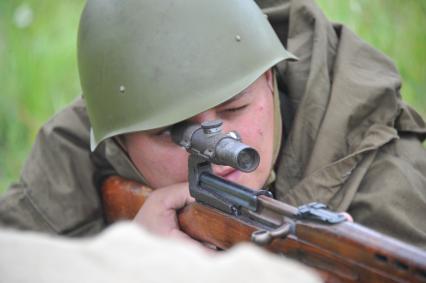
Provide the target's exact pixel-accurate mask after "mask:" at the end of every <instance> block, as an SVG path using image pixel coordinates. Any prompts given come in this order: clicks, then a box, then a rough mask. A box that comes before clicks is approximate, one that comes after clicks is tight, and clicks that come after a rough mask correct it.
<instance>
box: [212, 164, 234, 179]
mask: <svg viewBox="0 0 426 283" xmlns="http://www.w3.org/2000/svg"><path fill="white" fill-rule="evenodd" d="M215 169H216V170H215ZM213 173H214V174H215V175H217V176H219V177H222V178H224V179H226V180H229V181H234V182H235V181H237V179H238V176H239V174H240V171H238V170H236V169H234V168H232V167H228V166H224V167H221V168H214V169H213Z"/></svg>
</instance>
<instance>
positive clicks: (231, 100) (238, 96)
mask: <svg viewBox="0 0 426 283" xmlns="http://www.w3.org/2000/svg"><path fill="white" fill-rule="evenodd" d="M245 94H247V91H246V90H243V91H242V92H240V93H238V94H236V95H234V96H233V97H232V98H230V99H228V100H226V101H225V102H222V103H221V104H219V105H217V106H216V107H214V108H217V107H221V106H223V105H226V104H229V103H232V102H234V101H235V100H238V99H240V98H241V97H242V96H244V95H245Z"/></svg>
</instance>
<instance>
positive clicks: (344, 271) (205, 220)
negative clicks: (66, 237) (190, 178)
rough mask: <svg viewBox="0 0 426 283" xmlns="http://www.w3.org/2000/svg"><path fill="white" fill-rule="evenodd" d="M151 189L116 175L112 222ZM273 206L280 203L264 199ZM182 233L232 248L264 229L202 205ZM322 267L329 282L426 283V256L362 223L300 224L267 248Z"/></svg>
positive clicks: (110, 185)
mask: <svg viewBox="0 0 426 283" xmlns="http://www.w3.org/2000/svg"><path fill="white" fill-rule="evenodd" d="M150 191H151V189H149V188H147V187H146V186H143V185H141V184H139V183H136V182H133V181H130V180H126V179H123V178H121V177H118V176H111V177H109V178H107V179H106V181H105V182H104V184H103V187H102V196H103V203H104V208H105V216H106V220H107V222H108V223H112V222H115V221H118V220H123V219H132V218H133V217H134V216H135V215H136V213H137V212H138V210H139V208H140V207H141V206H142V205H143V203H144V201H145V198H146V197H147V196H148V195H149V192H150ZM262 198H263V200H264V201H266V203H268V202H270V203H271V204H270V205H271V206H274V205H276V204H277V203H278V204H281V203H280V202H278V201H276V200H273V199H270V198H267V197H262ZM178 219H179V225H180V228H181V229H182V231H184V232H185V233H186V234H188V235H189V236H191V237H192V238H194V239H196V240H200V241H203V242H208V243H211V244H213V245H215V246H217V247H219V248H222V249H228V248H230V247H232V246H233V245H235V244H237V243H240V242H248V241H250V240H251V235H252V233H253V232H255V231H257V230H259V229H262V225H261V224H258V223H255V222H253V221H241V220H239V219H237V218H236V217H234V216H232V215H227V214H225V213H223V212H221V211H218V210H216V209H214V208H210V207H208V206H206V205H203V204H200V203H193V204H191V205H188V206H186V207H185V208H184V209H182V210H181V211H180V212H179V215H178ZM265 247H266V248H267V249H268V250H270V251H273V252H276V253H282V254H285V255H286V256H289V257H291V258H294V259H296V260H298V261H300V262H302V263H304V264H306V265H308V266H311V267H313V268H315V269H317V270H318V271H319V272H320V274H321V275H322V276H323V278H324V280H325V281H326V282H426V253H425V252H424V251H422V250H420V249H417V248H415V247H413V246H410V245H408V244H405V243H402V242H400V241H398V240H395V239H393V238H390V237H388V236H385V235H383V234H380V233H377V232H375V231H373V230H371V229H368V228H366V227H363V226H361V225H358V224H356V223H350V222H343V223H339V224H336V225H324V224H319V223H315V222H312V221H304V220H295V229H294V231H293V233H290V234H288V235H287V236H285V237H278V238H274V239H273V240H272V242H271V243H269V244H267V245H266V246H265Z"/></svg>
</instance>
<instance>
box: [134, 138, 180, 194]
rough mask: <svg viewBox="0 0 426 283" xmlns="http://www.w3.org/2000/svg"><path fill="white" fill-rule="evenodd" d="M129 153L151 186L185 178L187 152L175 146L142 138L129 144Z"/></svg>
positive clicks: (173, 182) (158, 186)
mask: <svg viewBox="0 0 426 283" xmlns="http://www.w3.org/2000/svg"><path fill="white" fill-rule="evenodd" d="M130 148H131V149H130ZM129 155H130V158H131V159H132V161H133V163H134V164H135V166H136V167H137V169H138V170H139V172H140V173H141V174H142V176H143V177H144V178H145V181H146V183H147V184H148V185H149V186H151V187H152V188H161V187H165V186H168V185H172V184H175V183H178V182H184V181H186V180H187V166H188V165H187V154H186V152H185V151H184V150H182V149H181V148H179V147H177V146H174V145H164V144H162V143H157V142H154V141H152V140H150V139H143V140H141V141H138V142H137V143H133V144H131V145H130V147H129Z"/></svg>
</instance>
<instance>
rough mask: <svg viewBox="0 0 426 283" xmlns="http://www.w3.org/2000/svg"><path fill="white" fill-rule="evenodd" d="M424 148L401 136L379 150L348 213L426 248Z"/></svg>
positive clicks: (366, 223)
mask: <svg viewBox="0 0 426 283" xmlns="http://www.w3.org/2000/svg"><path fill="white" fill-rule="evenodd" d="M425 211H426V151H425V149H424V148H423V146H422V144H421V143H420V141H419V139H418V138H417V137H416V136H415V135H401V136H400V139H397V140H395V141H393V142H391V143H390V144H388V145H387V146H385V147H383V148H382V149H381V150H380V152H379V153H378V155H377V157H376V159H375V161H374V162H373V163H372V164H371V166H370V168H369V170H368V173H367V174H366V176H365V177H364V179H363V181H362V183H361V184H360V187H359V189H358V191H357V193H356V194H355V197H354V199H353V202H352V204H351V206H350V207H349V210H348V212H349V213H351V214H352V216H353V217H354V220H355V221H356V222H359V223H361V224H363V225H366V226H368V227H370V228H373V229H375V230H377V231H380V232H382V233H384V234H388V235H390V236H393V237H395V238H398V239H400V240H402V241H405V242H408V243H411V244H413V245H416V246H418V247H421V248H423V249H426V221H425Z"/></svg>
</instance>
